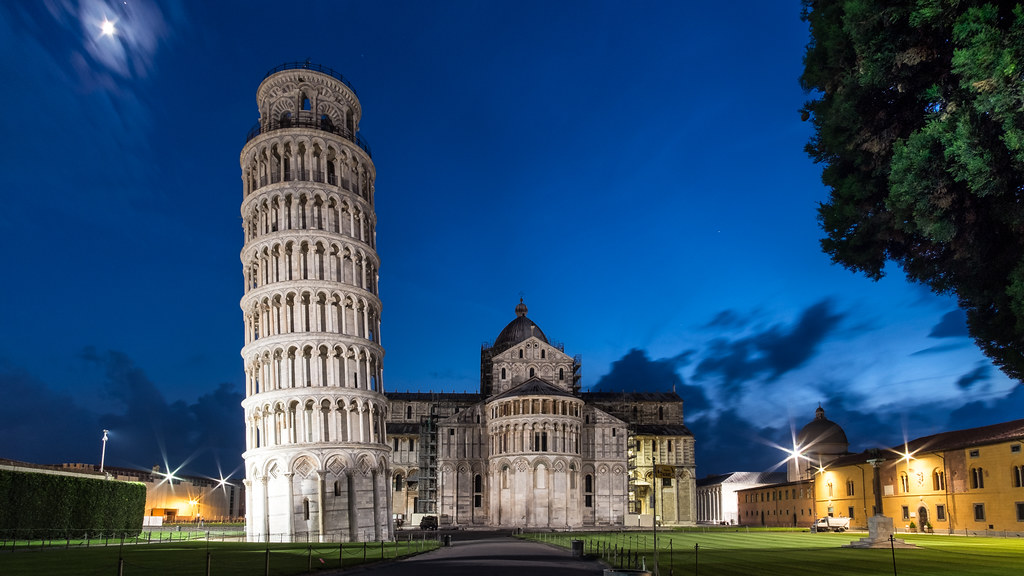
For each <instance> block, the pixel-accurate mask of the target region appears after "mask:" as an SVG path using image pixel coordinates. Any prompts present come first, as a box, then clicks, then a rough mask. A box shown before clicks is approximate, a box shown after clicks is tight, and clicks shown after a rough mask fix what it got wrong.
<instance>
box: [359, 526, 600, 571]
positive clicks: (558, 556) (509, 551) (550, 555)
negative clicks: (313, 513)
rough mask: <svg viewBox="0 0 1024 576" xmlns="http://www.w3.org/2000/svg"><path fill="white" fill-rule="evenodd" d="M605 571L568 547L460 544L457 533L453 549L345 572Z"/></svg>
mask: <svg viewBox="0 0 1024 576" xmlns="http://www.w3.org/2000/svg"><path fill="white" fill-rule="evenodd" d="M604 569H605V566H604V565H603V564H601V563H600V562H598V561H597V560H590V559H579V558H573V557H572V553H571V552H570V551H569V550H567V549H564V548H556V547H553V546H548V545H546V544H538V543H536V542H528V541H525V540H519V539H518V538H512V537H509V536H493V537H488V538H482V539H474V540H462V541H460V540H459V535H458V534H453V536H452V545H451V547H441V548H438V549H437V550H434V551H432V552H427V553H425V554H420V555H418V556H412V557H410V558H405V559H400V560H396V561H394V562H388V563H386V564H372V565H369V566H365V567H360V568H356V569H352V570H349V571H346V572H345V573H346V574H352V573H360V574H364V575H365V576H464V575H465V576H468V575H472V576H480V575H481V574H484V575H486V576H548V575H551V576H583V575H587V576H595V575H596V576H600V575H601V574H602V573H603V571H604Z"/></svg>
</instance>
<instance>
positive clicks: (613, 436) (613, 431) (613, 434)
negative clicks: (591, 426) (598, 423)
mask: <svg viewBox="0 0 1024 576" xmlns="http://www.w3.org/2000/svg"><path fill="white" fill-rule="evenodd" d="M587 421H588V422H589V421H590V417H589V416H588V417H587ZM612 438H615V428H612Z"/></svg>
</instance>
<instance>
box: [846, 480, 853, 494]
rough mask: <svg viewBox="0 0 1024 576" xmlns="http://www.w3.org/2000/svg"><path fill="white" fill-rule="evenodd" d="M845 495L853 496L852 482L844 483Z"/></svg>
mask: <svg viewBox="0 0 1024 576" xmlns="http://www.w3.org/2000/svg"><path fill="white" fill-rule="evenodd" d="M846 495H847V496H853V480H847V481H846Z"/></svg>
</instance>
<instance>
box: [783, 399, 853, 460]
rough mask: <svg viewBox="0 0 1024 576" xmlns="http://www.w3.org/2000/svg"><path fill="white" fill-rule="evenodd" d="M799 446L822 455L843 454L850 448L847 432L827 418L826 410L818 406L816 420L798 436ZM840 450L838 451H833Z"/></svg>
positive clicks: (815, 412) (815, 413)
mask: <svg viewBox="0 0 1024 576" xmlns="http://www.w3.org/2000/svg"><path fill="white" fill-rule="evenodd" d="M796 442H797V445H798V446H803V447H805V448H807V449H809V451H811V452H817V453H820V454H842V453H844V452H846V449H847V448H849V446H850V442H849V441H848V440H847V439H846V432H843V428H842V427H841V426H839V424H836V423H835V422H833V421H831V420H829V419H828V418H825V409H824V408H822V407H821V406H818V409H817V410H815V411H814V420H811V421H810V422H808V423H807V425H806V426H804V427H803V428H802V429H801V430H800V433H799V434H797V436H796ZM836 448H838V449H839V450H838V451H835V452H834V451H833V450H834V449H836Z"/></svg>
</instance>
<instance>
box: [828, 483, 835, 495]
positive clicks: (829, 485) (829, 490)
mask: <svg viewBox="0 0 1024 576" xmlns="http://www.w3.org/2000/svg"><path fill="white" fill-rule="evenodd" d="M826 486H827V487H828V497H829V498H831V497H833V496H834V494H832V483H831V482H829V483H828V484H827V485H826Z"/></svg>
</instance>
